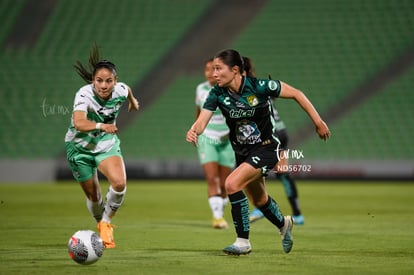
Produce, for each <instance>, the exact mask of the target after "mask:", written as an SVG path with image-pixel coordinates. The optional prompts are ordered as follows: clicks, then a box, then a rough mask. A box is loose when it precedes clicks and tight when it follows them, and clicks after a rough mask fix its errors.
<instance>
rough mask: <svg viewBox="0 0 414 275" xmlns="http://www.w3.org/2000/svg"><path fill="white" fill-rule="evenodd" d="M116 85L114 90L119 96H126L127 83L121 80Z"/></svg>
mask: <svg viewBox="0 0 414 275" xmlns="http://www.w3.org/2000/svg"><path fill="white" fill-rule="evenodd" d="M116 86H117V90H116V91H117V92H118V94H119V96H124V97H128V85H126V84H125V83H123V82H118V83H117V84H116Z"/></svg>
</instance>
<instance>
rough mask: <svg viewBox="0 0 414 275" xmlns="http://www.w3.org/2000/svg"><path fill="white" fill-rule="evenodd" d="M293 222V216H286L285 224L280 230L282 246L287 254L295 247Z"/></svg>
mask: <svg viewBox="0 0 414 275" xmlns="http://www.w3.org/2000/svg"><path fill="white" fill-rule="evenodd" d="M292 228H293V220H292V217H291V216H285V224H284V225H283V227H282V228H281V229H280V236H281V237H282V246H283V251H285V253H289V252H290V250H291V249H292V246H293V237H292Z"/></svg>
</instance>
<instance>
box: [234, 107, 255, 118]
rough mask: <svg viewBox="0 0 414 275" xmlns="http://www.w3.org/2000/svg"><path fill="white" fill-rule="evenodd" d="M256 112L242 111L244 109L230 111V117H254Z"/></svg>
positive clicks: (252, 110)
mask: <svg viewBox="0 0 414 275" xmlns="http://www.w3.org/2000/svg"><path fill="white" fill-rule="evenodd" d="M254 111H255V109H251V110H242V109H237V110H233V109H232V110H230V112H229V113H230V117H231V118H241V117H252V116H254Z"/></svg>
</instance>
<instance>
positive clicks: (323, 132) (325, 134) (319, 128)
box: [316, 120, 331, 141]
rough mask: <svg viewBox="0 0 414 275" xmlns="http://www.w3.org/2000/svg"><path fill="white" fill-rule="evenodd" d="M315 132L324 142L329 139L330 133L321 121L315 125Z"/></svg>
mask: <svg viewBox="0 0 414 275" xmlns="http://www.w3.org/2000/svg"><path fill="white" fill-rule="evenodd" d="M316 132H317V133H318V135H319V137H320V138H321V139H323V140H325V141H326V140H328V139H329V138H330V137H331V131H330V130H329V128H328V125H326V123H325V122H324V121H323V120H321V121H320V122H319V123H318V124H317V125H316Z"/></svg>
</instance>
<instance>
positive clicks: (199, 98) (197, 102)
mask: <svg viewBox="0 0 414 275" xmlns="http://www.w3.org/2000/svg"><path fill="white" fill-rule="evenodd" d="M201 85H202V84H198V85H197V88H196V93H195V95H196V96H195V105H196V106H200V107H202V106H201V95H200V94H201V89H202V87H201Z"/></svg>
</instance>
